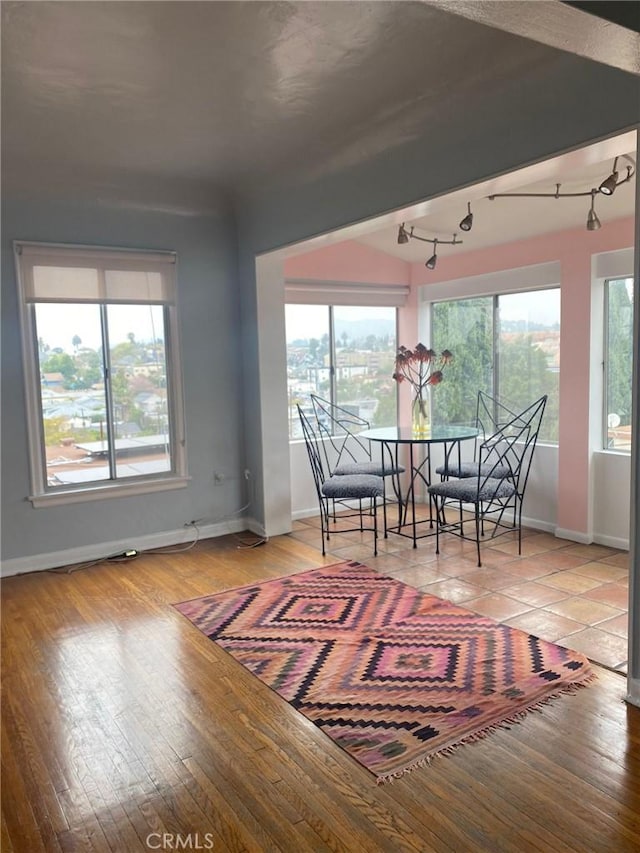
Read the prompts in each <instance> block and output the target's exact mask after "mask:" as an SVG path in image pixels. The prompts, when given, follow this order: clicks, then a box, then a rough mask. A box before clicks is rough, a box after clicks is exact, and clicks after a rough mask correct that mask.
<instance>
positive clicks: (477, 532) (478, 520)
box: [475, 504, 484, 567]
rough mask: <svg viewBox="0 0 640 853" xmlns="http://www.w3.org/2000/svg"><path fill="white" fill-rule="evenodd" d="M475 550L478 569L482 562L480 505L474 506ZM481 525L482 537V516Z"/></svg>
mask: <svg viewBox="0 0 640 853" xmlns="http://www.w3.org/2000/svg"><path fill="white" fill-rule="evenodd" d="M475 507H476V548H477V551H478V567H480V566H482V561H481V560H480V504H476V505H475ZM482 521H483V524H482V527H483V529H482V535H483V536H484V516H483V519H482Z"/></svg>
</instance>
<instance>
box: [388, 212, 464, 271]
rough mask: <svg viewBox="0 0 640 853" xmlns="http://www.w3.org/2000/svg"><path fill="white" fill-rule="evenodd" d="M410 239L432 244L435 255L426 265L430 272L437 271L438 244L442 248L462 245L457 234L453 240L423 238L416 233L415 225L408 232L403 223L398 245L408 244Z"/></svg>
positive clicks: (399, 231) (399, 232)
mask: <svg viewBox="0 0 640 853" xmlns="http://www.w3.org/2000/svg"><path fill="white" fill-rule="evenodd" d="M410 239H411V240H420V241H422V242H423V243H431V244H432V246H433V255H431V257H430V258H429V260H428V261H426V263H425V267H426V268H427V269H428V270H433V269H435V268H436V264H437V263H438V252H437V247H438V244H440V245H441V246H442V245H444V246H461V245H462V240H458V235H457V234H454V235H453V237H452V239H451V240H440V239H439V238H438V237H421V236H420V235H419V234H416V233H415V229H414V227H413V225H412V226H411V228H410V229H409V230H408V231H407V229H406V228H405V227H404V222H403V223H402V225H401V226H400V228H399V229H398V243H399V244H403V243H408V242H409V240H410Z"/></svg>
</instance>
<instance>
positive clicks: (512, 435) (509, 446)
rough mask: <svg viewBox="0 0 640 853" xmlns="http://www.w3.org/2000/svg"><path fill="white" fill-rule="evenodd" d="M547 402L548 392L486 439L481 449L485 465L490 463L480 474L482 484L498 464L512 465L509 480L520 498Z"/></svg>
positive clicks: (480, 456)
mask: <svg viewBox="0 0 640 853" xmlns="http://www.w3.org/2000/svg"><path fill="white" fill-rule="evenodd" d="M546 404H547V395H546V394H545V395H544V396H543V397H540V399H539V400H536V401H535V402H533V403H531V405H530V406H528V407H527V408H526V409H524V411H522V412H519V413H518V414H516V415H515V417H512V418H511V420H509V421H508V422H506V423H502V424H501V425H500V426H499V428H498V429H497V430H496V431H495V432H494V433H493V435H490V436H488V437H487V438H485V439H484V441H482V443H481V444H480V449H479V461H480V464H481V466H487V467H485V468H484V470H483V472H482V473H479V474H478V478H479V487H480V488H482V484H483V483H484V481H486V480H487V479H489V478H492V475H493V472H494V470H495V469H496V468H498V466H500V467H503V466H505V465H506V466H507V467H508V468H509V472H510V473H509V477H508V479H509V480H510V481H511V482H512V483H513V484H514V486H515V487H516V490H517V491H518V494H519V495H520V497H522V495H523V494H524V490H525V487H526V484H527V479H528V477H529V469H530V468H531V461H532V459H533V451H534V450H535V446H536V442H537V440H538V434H539V433H540V425H541V423H542V416H543V414H544V409H545V406H546Z"/></svg>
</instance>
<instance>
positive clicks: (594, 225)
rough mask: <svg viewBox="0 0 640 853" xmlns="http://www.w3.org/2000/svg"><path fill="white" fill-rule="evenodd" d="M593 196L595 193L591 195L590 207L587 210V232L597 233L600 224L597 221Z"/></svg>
mask: <svg viewBox="0 0 640 853" xmlns="http://www.w3.org/2000/svg"><path fill="white" fill-rule="evenodd" d="M595 196H596V191H595V190H594V192H593V193H592V194H591V207H590V208H589V215H588V216H587V231H597V230H598V229H599V228H600V227H601V224H602V223H601V222H600V220H599V219H598V214H597V213H596V209H595V204H594V202H595Z"/></svg>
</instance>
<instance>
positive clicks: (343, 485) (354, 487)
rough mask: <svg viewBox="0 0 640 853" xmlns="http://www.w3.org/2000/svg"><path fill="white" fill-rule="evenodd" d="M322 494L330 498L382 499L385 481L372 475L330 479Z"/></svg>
mask: <svg viewBox="0 0 640 853" xmlns="http://www.w3.org/2000/svg"><path fill="white" fill-rule="evenodd" d="M322 494H323V495H325V496H326V497H328V498H337V499H341V498H381V497H382V496H383V495H384V480H383V479H382V477H374V476H372V475H371V474H346V475H342V476H340V477H336V476H335V475H334V476H333V477H330V478H329V479H328V480H325V482H324V483H323V484H322Z"/></svg>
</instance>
